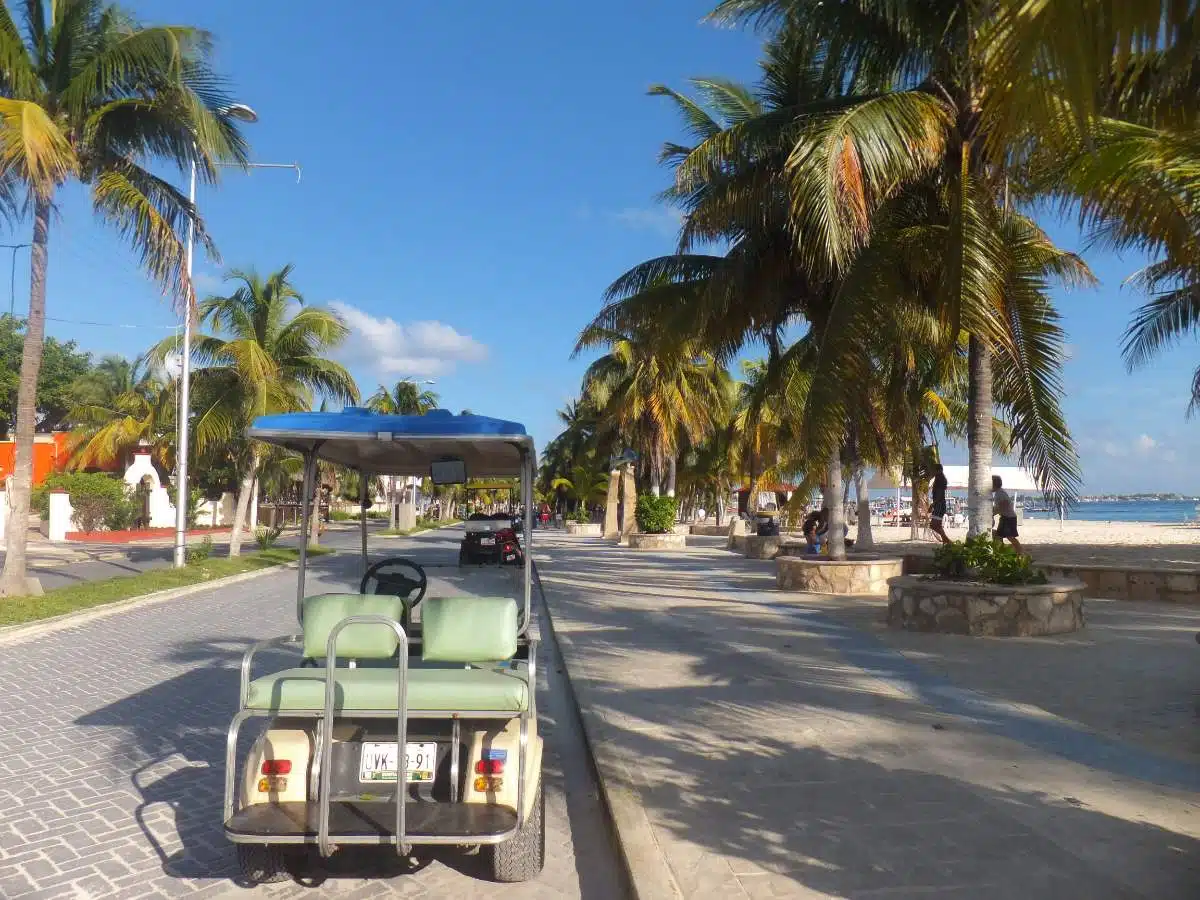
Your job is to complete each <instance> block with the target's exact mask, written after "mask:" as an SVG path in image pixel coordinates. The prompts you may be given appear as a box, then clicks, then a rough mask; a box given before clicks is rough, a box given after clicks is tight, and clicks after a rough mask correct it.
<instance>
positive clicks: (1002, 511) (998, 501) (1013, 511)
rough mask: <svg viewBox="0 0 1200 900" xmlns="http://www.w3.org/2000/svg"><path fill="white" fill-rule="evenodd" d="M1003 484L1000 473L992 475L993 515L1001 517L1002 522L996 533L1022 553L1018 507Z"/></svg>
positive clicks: (1000, 538) (997, 536) (997, 538)
mask: <svg viewBox="0 0 1200 900" xmlns="http://www.w3.org/2000/svg"><path fill="white" fill-rule="evenodd" d="M1003 485H1004V481H1003V479H1001V477H1000V476H999V475H993V476H992V515H993V516H999V517H1000V524H999V525H998V526H997V528H996V531H995V532H994V534H995V536H996V540H998V541H1000V540H1005V539H1007V540H1008V542H1009V543H1010V544H1012V545H1013V549H1014V550H1016V551H1017V552H1018V553H1020V552H1021V542H1020V541H1018V540H1017V507H1016V506H1015V505H1014V504H1013V501H1012V497H1010V496H1009V495H1008V491H1006V490H1004V487H1003Z"/></svg>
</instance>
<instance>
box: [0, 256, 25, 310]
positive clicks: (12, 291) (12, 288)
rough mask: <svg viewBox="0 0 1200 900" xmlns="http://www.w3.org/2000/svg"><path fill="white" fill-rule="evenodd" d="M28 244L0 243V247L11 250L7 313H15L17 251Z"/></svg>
mask: <svg viewBox="0 0 1200 900" xmlns="http://www.w3.org/2000/svg"><path fill="white" fill-rule="evenodd" d="M28 246H29V245H28V244H0V248H2V249H4V250H11V251H12V271H11V273H10V274H9V277H8V314H9V315H10V316H12V315H15V314H16V304H17V251H18V250H20V249H21V248H22V247H28Z"/></svg>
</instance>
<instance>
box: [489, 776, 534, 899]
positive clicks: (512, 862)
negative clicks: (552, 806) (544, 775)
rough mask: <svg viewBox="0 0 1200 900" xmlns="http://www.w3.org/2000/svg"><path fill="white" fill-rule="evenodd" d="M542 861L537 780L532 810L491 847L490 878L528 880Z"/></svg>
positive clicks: (504, 880)
mask: <svg viewBox="0 0 1200 900" xmlns="http://www.w3.org/2000/svg"><path fill="white" fill-rule="evenodd" d="M545 862H546V796H545V794H543V793H542V784H541V780H540V779H539V780H538V788H537V796H535V797H534V798H533V813H532V815H530V817H529V818H528V819H526V820H525V824H524V825H522V826H521V830H520V831H518V832H517V833H516V834H514V835H513V836H512V837H510V838H509V839H508V840H507V841H505V842H504V843H503V844H496V845H495V846H494V847H492V848H491V869H492V880H493V881H502V882H517V881H529V879H531V878H537V876H538V875H539V874H540V873H541V871H542V866H543V865H545Z"/></svg>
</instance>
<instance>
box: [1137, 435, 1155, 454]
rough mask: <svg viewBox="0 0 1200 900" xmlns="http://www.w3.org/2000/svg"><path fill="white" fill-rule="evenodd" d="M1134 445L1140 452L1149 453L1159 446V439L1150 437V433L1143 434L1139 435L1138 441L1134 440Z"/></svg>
mask: <svg viewBox="0 0 1200 900" xmlns="http://www.w3.org/2000/svg"><path fill="white" fill-rule="evenodd" d="M1133 446H1134V449H1135V450H1137V451H1138V452H1139V453H1149V452H1150V451H1151V450H1153V449H1154V448H1155V447H1157V446H1158V441H1156V440H1155V439H1154V438H1152V437H1150V435H1148V434H1143V435H1142V436H1141V437H1139V438H1138V439H1137V440H1136V441H1134V442H1133Z"/></svg>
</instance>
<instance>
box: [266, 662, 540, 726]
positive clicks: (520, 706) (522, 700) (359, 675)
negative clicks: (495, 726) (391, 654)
mask: <svg viewBox="0 0 1200 900" xmlns="http://www.w3.org/2000/svg"><path fill="white" fill-rule="evenodd" d="M326 671H327V670H325V669H285V670H284V671H282V672H276V673H274V674H271V675H264V676H263V677H261V678H256V679H255V680H254V681H252V682H250V688H249V691H248V692H247V694H246V708H247V709H258V710H265V711H268V712H273V713H286V712H300V711H312V710H321V709H324V708H325V675H326ZM335 684H336V688H335V691H336V693H335V695H334V711H335V712H337V713H339V714H342V715H345V714H349V713H353V712H355V711H356V710H358V711H363V712H378V711H381V710H384V711H386V710H394V709H396V708H397V707H398V705H399V676H398V673H397V671H396V669H395V668H394V667H391V666H388V667H386V668H357V669H342V668H339V669H338V670H337V674H336V676H335ZM406 693H407V696H408V710H409V712H410V713H419V712H431V711H434V710H453V711H458V712H511V713H514V714H516V713H522V712H525V711H526V710H527V709H528V707H529V685H528V681H527V673H526V672H525V670H524V666H523V665H521V664H518V668H515V669H514V668H512V667H511V664H504V665H502V666H492V667H487V668H478V669H466V668H444V667H434V666H422V665H419V664H417V665H413V666H410V667H409V669H408V679H407V691H406Z"/></svg>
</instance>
